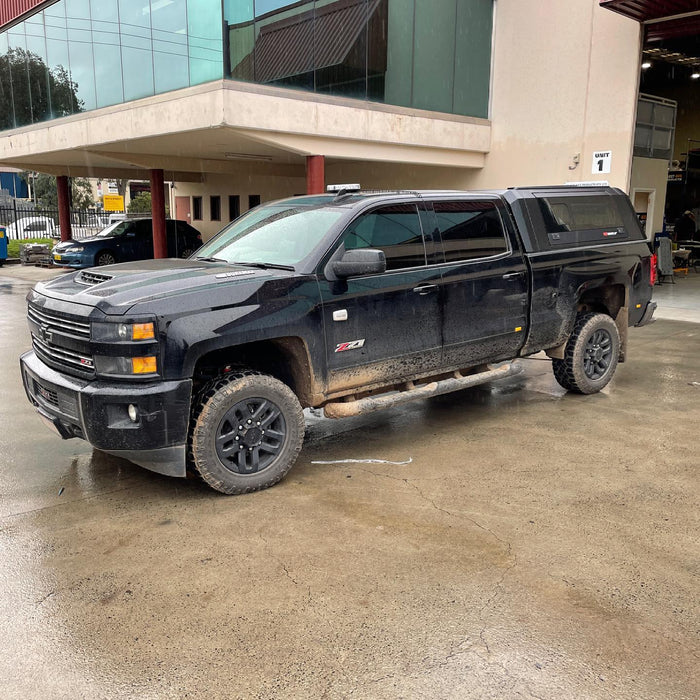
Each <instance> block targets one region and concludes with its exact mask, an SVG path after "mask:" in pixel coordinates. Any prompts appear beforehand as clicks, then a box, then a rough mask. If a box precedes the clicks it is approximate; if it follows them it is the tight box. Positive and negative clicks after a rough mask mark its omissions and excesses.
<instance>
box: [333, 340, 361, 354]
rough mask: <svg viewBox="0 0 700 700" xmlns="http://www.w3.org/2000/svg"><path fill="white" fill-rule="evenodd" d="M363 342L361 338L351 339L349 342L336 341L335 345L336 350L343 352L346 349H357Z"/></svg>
mask: <svg viewBox="0 0 700 700" xmlns="http://www.w3.org/2000/svg"><path fill="white" fill-rule="evenodd" d="M364 344H365V339H364V338H363V339H362V340H351V341H350V342H349V343H338V344H337V345H336V346H335V351H336V352H345V351H346V350H357V349H358V348H361V347H363V346H364Z"/></svg>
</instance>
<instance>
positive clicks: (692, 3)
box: [600, 0, 700, 22]
mask: <svg viewBox="0 0 700 700" xmlns="http://www.w3.org/2000/svg"><path fill="white" fill-rule="evenodd" d="M600 5H601V7H606V8H607V9H608V10H612V11H613V12H619V13H620V14H621V15H625V17H631V18H632V19H636V20H637V21H638V22H651V21H653V20H659V19H664V18H668V17H675V16H676V15H684V14H687V13H689V12H700V0H600Z"/></svg>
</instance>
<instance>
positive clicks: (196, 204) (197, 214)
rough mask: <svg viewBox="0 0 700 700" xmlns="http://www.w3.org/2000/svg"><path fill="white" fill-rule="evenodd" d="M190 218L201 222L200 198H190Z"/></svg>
mask: <svg viewBox="0 0 700 700" xmlns="http://www.w3.org/2000/svg"><path fill="white" fill-rule="evenodd" d="M192 218H193V219H194V220H195V221H201V220H202V198H201V197H192Z"/></svg>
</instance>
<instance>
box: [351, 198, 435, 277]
mask: <svg viewBox="0 0 700 700" xmlns="http://www.w3.org/2000/svg"><path fill="white" fill-rule="evenodd" d="M344 243H345V248H346V250H351V249H353V250H354V249H356V248H378V249H379V250H383V251H384V255H386V268H387V270H398V269H401V268H405V267H416V266H418V265H425V246H424V244H423V233H422V231H421V225H420V219H419V218H418V208H417V207H416V205H415V204H392V205H390V206H387V207H382V208H381V209H375V210H374V211H372V212H370V213H369V214H364V215H363V216H361V217H359V218H358V219H356V220H355V221H353V223H352V224H350V228H349V229H348V233H347V234H346V236H345V239H344Z"/></svg>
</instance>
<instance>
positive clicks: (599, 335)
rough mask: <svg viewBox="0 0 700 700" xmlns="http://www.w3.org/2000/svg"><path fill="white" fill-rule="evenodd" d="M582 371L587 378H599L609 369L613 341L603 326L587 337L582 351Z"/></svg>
mask: <svg viewBox="0 0 700 700" xmlns="http://www.w3.org/2000/svg"><path fill="white" fill-rule="evenodd" d="M583 355H584V359H583V371H584V372H585V373H586V376H587V377H588V378H589V379H593V380H596V379H600V378H601V377H603V376H604V375H605V373H606V372H607V371H608V369H610V363H611V362H612V357H613V341H612V337H611V336H610V333H608V331H607V330H606V329H605V328H599V329H598V330H597V331H595V332H594V333H593V335H592V336H591V337H590V338H589V339H588V342H587V343H586V347H585V349H584V351H583Z"/></svg>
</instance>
